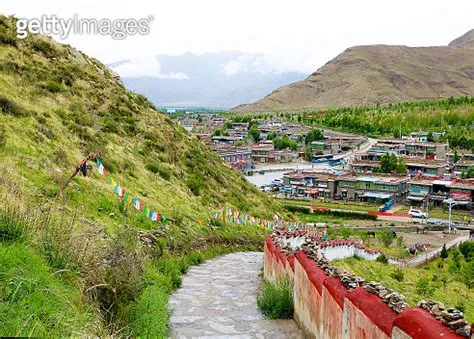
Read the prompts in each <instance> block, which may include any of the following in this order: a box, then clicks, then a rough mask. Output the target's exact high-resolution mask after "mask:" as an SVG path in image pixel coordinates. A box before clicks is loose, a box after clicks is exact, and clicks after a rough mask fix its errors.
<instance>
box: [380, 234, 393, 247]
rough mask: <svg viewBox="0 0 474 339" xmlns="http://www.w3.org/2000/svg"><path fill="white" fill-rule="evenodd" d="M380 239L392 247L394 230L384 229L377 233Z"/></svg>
mask: <svg viewBox="0 0 474 339" xmlns="http://www.w3.org/2000/svg"><path fill="white" fill-rule="evenodd" d="M377 238H378V239H379V241H380V242H381V243H382V244H383V245H384V246H385V247H390V246H391V245H392V243H393V240H394V239H395V236H394V235H393V232H392V231H390V230H386V231H382V232H379V233H378V234H377Z"/></svg>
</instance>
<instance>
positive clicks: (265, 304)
mask: <svg viewBox="0 0 474 339" xmlns="http://www.w3.org/2000/svg"><path fill="white" fill-rule="evenodd" d="M257 304H258V307H259V308H260V310H261V311H262V314H263V315H265V316H267V317H268V318H270V319H291V318H293V311H294V305H293V290H292V288H291V287H290V282H289V279H288V277H285V278H284V279H282V280H281V281H279V282H278V283H274V282H269V281H266V282H265V283H264V286H263V290H262V292H261V293H260V295H259V296H258V298H257Z"/></svg>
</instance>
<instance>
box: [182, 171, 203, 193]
mask: <svg viewBox="0 0 474 339" xmlns="http://www.w3.org/2000/svg"><path fill="white" fill-rule="evenodd" d="M186 186H188V188H189V189H190V190H191V192H193V194H194V195H199V194H200V193H201V191H202V189H203V188H204V187H205V183H204V177H203V176H202V175H201V174H199V173H197V174H191V175H190V176H189V177H188V178H187V179H186Z"/></svg>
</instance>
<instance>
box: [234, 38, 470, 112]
mask: <svg viewBox="0 0 474 339" xmlns="http://www.w3.org/2000/svg"><path fill="white" fill-rule="evenodd" d="M473 36H474V30H471V31H470V32H468V33H467V34H465V35H463V36H462V37H460V38H458V39H456V40H454V41H453V42H452V43H450V44H449V46H438V47H407V46H389V45H373V46H356V47H351V48H348V49H347V50H345V51H344V52H342V53H341V54H339V55H338V56H337V57H336V58H334V59H333V60H331V61H329V62H328V63H326V64H325V65H324V66H323V67H321V68H320V69H318V70H317V71H316V72H314V73H312V74H311V75H310V76H308V77H307V78H306V79H304V80H302V81H298V82H296V83H293V84H290V85H287V86H283V87H281V88H278V89H277V90H275V91H273V92H271V93H270V94H268V95H267V96H265V97H264V98H263V99H261V100H258V101H256V102H254V103H251V104H244V105H240V106H237V107H235V108H234V109H233V110H234V111H238V112H249V111H272V110H287V109H301V108H331V107H341V106H356V105H367V104H376V103H390V102H400V101H413V100H421V99H434V98H446V97H450V96H465V95H473V94H474V49H471V48H470V47H469V46H472V43H473Z"/></svg>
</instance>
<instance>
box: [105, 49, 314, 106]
mask: <svg viewBox="0 0 474 339" xmlns="http://www.w3.org/2000/svg"><path fill="white" fill-rule="evenodd" d="M109 66H110V67H111V68H112V69H113V70H114V71H115V72H117V73H118V74H119V75H120V76H121V78H122V80H123V82H124V83H125V85H126V86H127V88H129V89H131V90H133V91H135V92H137V93H141V94H143V95H145V96H146V97H147V98H149V99H150V100H151V101H152V102H153V103H154V104H155V105H157V106H187V107H190V106H192V107H215V108H229V107H233V106H235V105H237V104H239V103H241V102H249V101H254V100H257V99H259V98H261V97H262V96H263V95H265V94H266V93H268V92H269V91H271V90H273V89H275V88H278V87H280V86H283V85H286V84H289V83H292V82H295V81H298V80H301V79H303V78H304V77H305V75H304V74H303V73H298V72H281V71H278V70H276V69H275V68H273V67H272V66H270V65H269V64H268V63H267V62H266V61H265V59H264V56H263V55H262V54H245V53H242V52H236V51H227V52H218V53H205V54H201V55H196V54H193V53H186V54H183V55H179V56H173V55H158V56H153V57H147V58H139V59H132V60H123V61H119V62H115V63H111V64H109Z"/></svg>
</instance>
